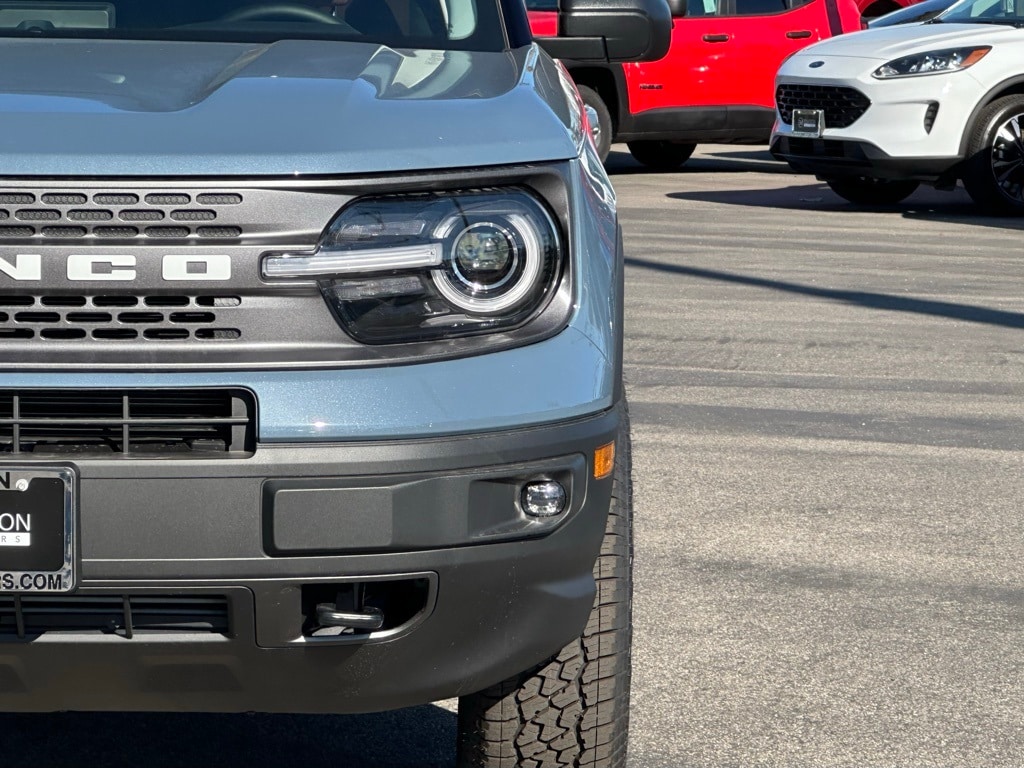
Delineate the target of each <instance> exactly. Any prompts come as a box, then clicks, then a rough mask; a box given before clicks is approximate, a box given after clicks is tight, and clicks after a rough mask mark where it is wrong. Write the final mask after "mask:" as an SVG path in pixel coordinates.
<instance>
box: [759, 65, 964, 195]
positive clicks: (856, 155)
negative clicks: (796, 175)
mask: <svg viewBox="0 0 1024 768" xmlns="http://www.w3.org/2000/svg"><path fill="white" fill-rule="evenodd" d="M821 59H822V56H821V55H818V56H813V55H798V56H794V57H793V58H791V59H789V60H788V61H787V62H786V63H785V64H784V65H783V66H782V68H781V69H780V70H779V74H778V76H777V79H776V83H777V85H783V84H788V85H795V86H824V87H838V88H853V89H856V90H858V91H859V92H860V93H861V94H863V95H864V96H865V97H867V99H868V100H870V102H871V104H870V106H869V107H868V108H867V110H866V111H865V112H864V113H863V114H862V115H861V116H860V117H859V118H857V119H856V120H855V121H854V122H853V123H852V124H850V125H848V126H846V127H844V128H836V127H828V128H826V129H825V130H824V132H823V134H822V136H821V138H820V139H803V138H801V137H795V136H793V135H792V133H793V126H792V125H791V124H787V123H785V122H783V121H782V119H781V115H779V114H778V113H777V114H776V123H775V128H774V130H773V132H772V139H771V147H772V153H773V154H774V155H775V156H776V157H778V158H779V159H783V160H786V161H788V162H789V163H790V165H791V166H792V167H793V168H794V169H795V170H799V171H803V172H810V173H815V174H818V175H819V176H839V175H850V174H855V175H863V176H874V177H876V178H886V179H897V178H898V179H918V180H922V181H929V180H935V179H937V178H939V177H941V176H942V175H944V174H947V173H949V172H950V171H951V170H952V169H954V168H955V166H956V165H957V164H958V163H960V162H961V161H962V160H963V150H962V148H961V143H962V139H963V136H964V131H965V127H966V124H967V122H968V121H969V119H970V116H971V114H972V112H973V110H974V108H975V106H976V105H977V103H978V101H979V99H980V98H981V95H982V93H983V92H984V89H983V88H982V87H981V86H980V84H979V83H978V81H977V80H975V79H974V77H973V76H972V75H971V72H970V71H965V72H956V73H950V74H945V75H932V76H924V77H908V78H900V79H894V80H877V79H875V78H873V77H872V76H871V73H872V72H873V71H874V70H875V69H877V68H878V66H879V65H880V64H881V63H883V62H882V61H879V60H875V59H867V58H857V57H840V56H835V57H830V58H827V59H826V60H825V66H824V67H822V68H821V70H820V71H826V70H827V71H828V73H829V75H828V76H827V77H822V76H809V75H808V74H805V73H807V72H809V71H815V70H813V69H809V67H810V65H811V64H820V61H821ZM930 110H931V112H930Z"/></svg>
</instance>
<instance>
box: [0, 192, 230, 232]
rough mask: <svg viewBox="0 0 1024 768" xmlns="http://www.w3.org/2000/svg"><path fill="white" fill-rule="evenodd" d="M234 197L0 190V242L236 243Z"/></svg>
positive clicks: (212, 194)
mask: <svg viewBox="0 0 1024 768" xmlns="http://www.w3.org/2000/svg"><path fill="white" fill-rule="evenodd" d="M244 200H245V198H244V197H243V196H242V195H241V194H240V193H237V192H217V193H198V194H197V193H193V192H150V193H143V192H123V191H122V192H119V191H101V192H93V191H90V192H88V193H83V192H69V191H61V190H53V191H31V192H28V191H15V190H4V189H2V188H0V242H4V241H8V240H37V239H42V240H81V239H85V238H88V239H90V240H112V241H130V240H172V241H173V240H188V241H189V242H192V243H195V242H202V241H206V240H210V241H217V242H220V241H224V240H237V239H239V238H241V237H242V236H243V235H244V234H245V231H244V230H243V228H242V227H241V226H239V224H238V223H236V222H234V221H229V222H228V223H224V222H223V219H224V218H225V214H227V218H228V219H229V220H230V219H234V218H237V216H232V214H233V213H234V211H233V210H232V207H233V206H241V205H242V203H243V202H244Z"/></svg>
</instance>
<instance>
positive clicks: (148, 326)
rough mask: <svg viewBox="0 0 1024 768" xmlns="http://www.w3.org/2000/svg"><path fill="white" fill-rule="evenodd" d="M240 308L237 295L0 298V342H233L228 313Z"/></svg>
mask: <svg viewBox="0 0 1024 768" xmlns="http://www.w3.org/2000/svg"><path fill="white" fill-rule="evenodd" d="M241 304H242V301H241V298H239V297H238V296H180V295H170V296H163V295H159V296H141V297H140V296H130V295H119V294H111V295H103V296H53V295H47V296H38V297H35V296H3V295H0V338H4V339H34V338H40V339H48V340H63V341H67V340H74V339H85V338H89V337H91V338H93V339H95V340H97V341H118V340H124V339H137V338H140V337H141V338H145V339H147V340H150V341H154V342H161V341H163V342H178V343H182V342H186V343H196V342H210V341H237V340H238V339H240V338H241V337H242V332H241V331H240V330H238V328H237V325H236V323H235V322H234V321H233V320H232V317H233V315H232V312H233V311H234V310H235V309H237V308H239V307H241ZM140 305H141V306H140ZM3 310H11V311H3ZM119 310H120V311H119ZM139 326H142V327H144V328H145V333H142V332H140V331H136V330H135V328H136V327H139ZM222 326H223V327H222ZM44 329H45V330H46V332H45V333H43V330H44Z"/></svg>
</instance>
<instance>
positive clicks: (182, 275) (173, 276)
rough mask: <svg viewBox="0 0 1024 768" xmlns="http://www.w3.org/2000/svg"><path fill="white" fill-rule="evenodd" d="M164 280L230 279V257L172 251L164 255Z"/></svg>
mask: <svg viewBox="0 0 1024 768" xmlns="http://www.w3.org/2000/svg"><path fill="white" fill-rule="evenodd" d="M163 277H164V280H168V281H172V280H210V281H213V280H230V279H231V257H230V256H226V255H224V254H219V255H214V256H210V255H206V256H196V255H193V254H185V253H173V254H168V255H167V256H164V263H163Z"/></svg>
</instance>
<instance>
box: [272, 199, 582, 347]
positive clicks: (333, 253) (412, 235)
mask: <svg viewBox="0 0 1024 768" xmlns="http://www.w3.org/2000/svg"><path fill="white" fill-rule="evenodd" d="M562 262H563V257H562V248H561V244H560V238H559V235H558V230H557V228H556V227H555V224H554V222H553V220H552V218H551V216H550V215H549V214H548V212H547V210H546V209H545V208H544V206H543V205H542V204H541V203H540V201H539V200H537V199H536V198H535V197H534V196H533V195H532V194H530V193H529V192H527V191H526V190H523V189H518V188H512V189H505V190H487V191H480V192H456V193H429V194H416V195H388V196H381V197H367V198H360V199H358V200H356V201H354V202H353V203H351V204H349V205H348V206H346V207H345V209H344V210H342V211H341V213H339V214H338V216H337V217H336V218H335V219H334V221H333V222H331V224H330V226H329V227H328V228H327V230H326V232H325V233H324V236H323V237H322V238H321V242H320V247H319V248H318V250H317V252H316V253H314V254H269V255H268V256H267V257H266V258H265V259H264V262H263V274H264V276H265V277H267V278H281V277H291V278H296V277H315V278H316V279H317V281H318V283H319V285H320V288H321V291H322V292H323V294H324V297H325V299H326V300H327V302H328V304H329V305H330V306H331V309H332V310H333V311H334V314H335V316H336V317H337V318H338V320H339V321H340V323H341V324H342V326H343V327H344V328H345V330H346V331H348V332H349V334H351V335H352V336H353V337H354V338H355V339H357V340H359V341H361V342H364V343H367V344H387V343H399V342H413V341H430V340H437V339H444V338H451V337H456V336H466V335H473V334H479V333H484V332H496V331H501V330H509V329H511V328H514V327H517V326H520V325H522V324H523V323H525V322H527V321H528V320H529V319H530V318H531V317H532V316H534V315H535V314H536V313H537V312H538V311H539V310H540V309H542V308H543V306H545V304H546V302H547V300H548V298H549V297H550V296H551V295H552V293H553V292H554V290H555V288H556V287H557V284H558V280H559V277H560V276H561V272H562Z"/></svg>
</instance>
